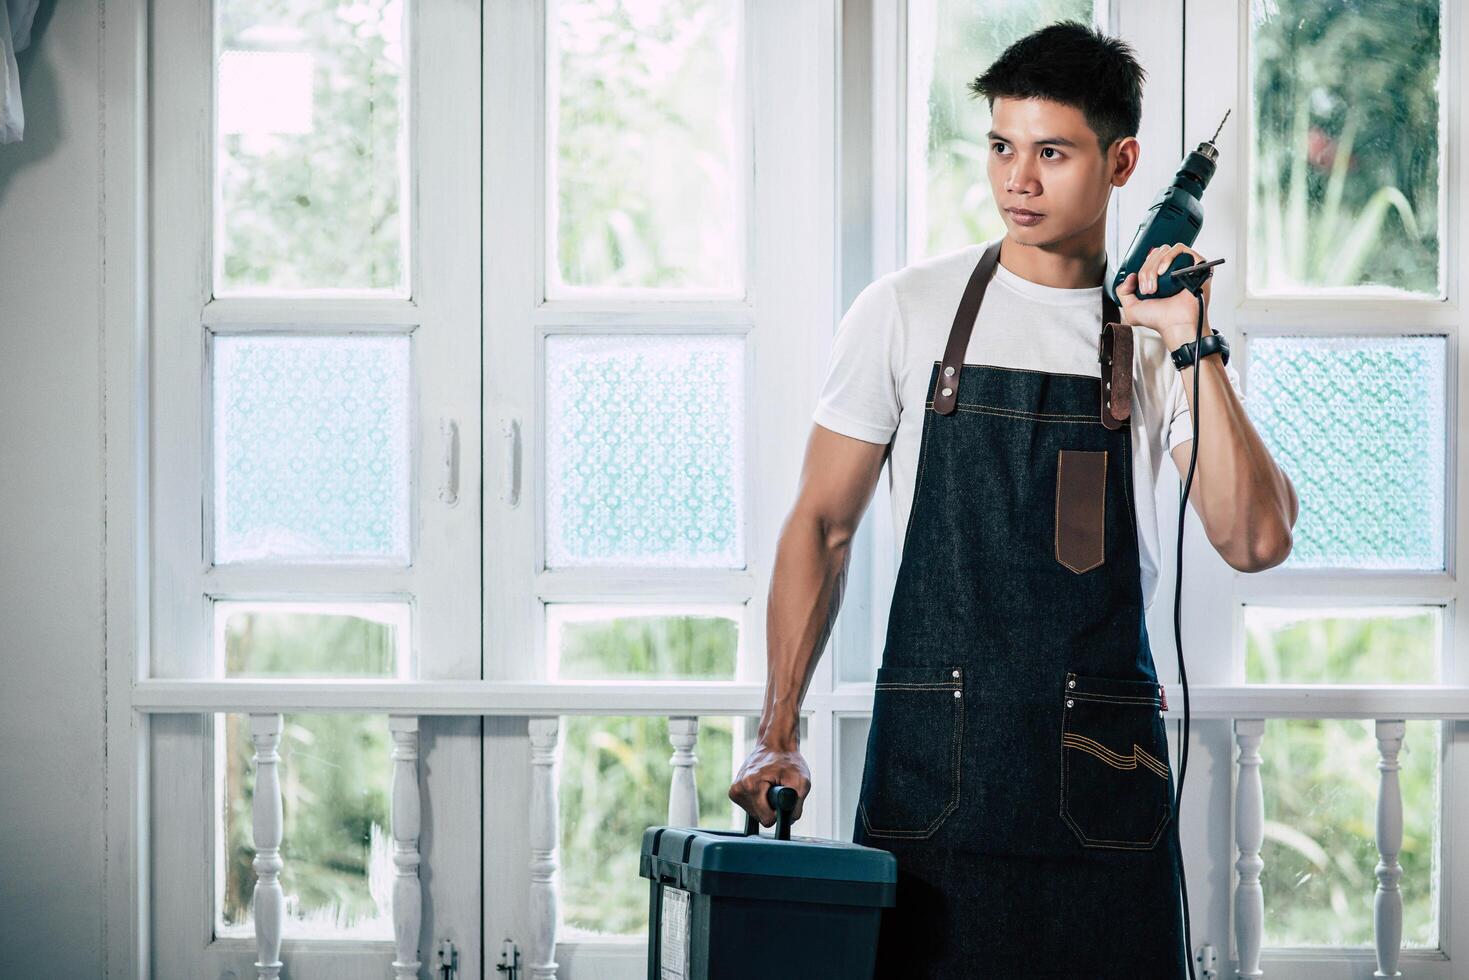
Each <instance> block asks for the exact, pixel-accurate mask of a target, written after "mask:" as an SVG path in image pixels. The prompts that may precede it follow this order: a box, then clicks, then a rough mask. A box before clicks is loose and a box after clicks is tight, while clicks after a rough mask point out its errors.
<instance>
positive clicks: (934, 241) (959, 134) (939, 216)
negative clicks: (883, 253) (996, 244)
mask: <svg viewBox="0 0 1469 980" xmlns="http://www.w3.org/2000/svg"><path fill="white" fill-rule="evenodd" d="M907 8H908V136H907V156H908V195H907V197H908V200H907V204H908V208H907V210H908V261H910V262H914V261H917V260H918V259H921V258H923V257H924V256H927V255H935V254H937V253H939V252H945V251H948V250H950V249H954V248H959V247H961V246H964V245H968V244H971V243H973V242H982V241H988V240H989V239H991V238H998V237H999V236H1001V235H1003V234H1004V233H1005V221H1004V219H1003V218H1001V217H1000V212H999V210H998V209H997V208H996V207H995V203H994V198H993V197H992V196H991V194H990V181H989V174H988V170H987V165H986V160H987V157H988V154H989V153H990V149H989V141H988V140H987V139H986V138H985V134H986V133H987V132H989V128H990V110H989V104H988V103H987V102H986V101H985V100H984V99H977V98H975V97H974V95H973V94H972V93H971V92H970V91H969V90H968V88H967V86H968V84H969V83H970V82H971V81H972V80H973V79H974V77H975V76H976V75H979V74H981V73H983V71H984V70H985V68H987V67H988V66H989V64H990V62H992V61H994V60H995V59H996V58H998V57H999V56H1000V55H1001V54H1002V53H1003V52H1004V50H1005V49H1006V48H1008V47H1009V46H1010V45H1011V44H1013V43H1015V42H1016V41H1018V40H1020V39H1021V38H1022V37H1024V36H1025V35H1027V34H1029V33H1030V32H1031V31H1035V30H1039V29H1040V28H1042V27H1045V26H1046V25H1047V24H1050V23H1052V22H1053V21H1058V20H1077V21H1081V22H1082V23H1083V24H1091V23H1094V22H1095V15H1094V13H1093V10H1094V8H1095V9H1098V10H1101V9H1105V4H1094V3H1093V0H1030V2H1027V3H975V2H974V0H909V3H908V5H907ZM1093 150H1094V151H1095V147H1093Z"/></svg>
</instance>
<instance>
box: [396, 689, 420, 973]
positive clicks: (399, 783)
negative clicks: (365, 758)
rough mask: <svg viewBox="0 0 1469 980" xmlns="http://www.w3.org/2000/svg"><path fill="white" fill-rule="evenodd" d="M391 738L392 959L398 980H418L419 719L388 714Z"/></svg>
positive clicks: (415, 716)
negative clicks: (393, 875) (393, 873)
mask: <svg viewBox="0 0 1469 980" xmlns="http://www.w3.org/2000/svg"><path fill="white" fill-rule="evenodd" d="M388 731H389V732H390V733H392V736H393V814H392V825H393V865H394V867H395V868H396V875H395V877H394V879H393V939H394V943H395V949H394V951H395V952H396V954H397V957H396V958H395V959H394V960H393V977H394V978H395V980H416V978H417V977H418V967H419V965H420V961H419V959H418V936H419V932H420V931H421V930H422V927H423V886H422V884H421V883H420V881H419V877H418V862H419V855H418V837H419V834H420V832H421V826H422V823H423V818H422V814H421V812H420V808H419V799H418V793H419V789H418V716H417V715H389V716H388Z"/></svg>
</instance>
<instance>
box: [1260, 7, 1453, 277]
mask: <svg viewBox="0 0 1469 980" xmlns="http://www.w3.org/2000/svg"><path fill="white" fill-rule="evenodd" d="M1251 8H1252V16H1251V18H1250V25H1251V29H1250V39H1249V44H1250V70H1251V85H1252V88H1253V93H1254V94H1253V98H1254V114H1255V122H1254V141H1253V154H1252V158H1251V166H1252V168H1253V181H1252V183H1253V185H1254V186H1253V194H1252V200H1251V208H1250V240H1249V252H1250V269H1249V280H1250V289H1251V290H1252V291H1253V292H1270V291H1299V290H1302V289H1307V288H1312V287H1317V288H1331V287H1337V288H1341V287H1354V286H1376V287H1390V288H1392V289H1401V290H1408V291H1410V292H1414V293H1423V294H1428V295H1433V296H1437V295H1439V294H1440V293H1441V291H1442V288H1443V283H1442V279H1441V278H1440V274H1439V260H1440V254H1439V253H1440V250H1441V244H1440V236H1441V234H1442V230H1441V225H1440V222H1439V206H1440V201H1439V190H1438V188H1439V181H1440V178H1441V174H1440V171H1441V169H1442V165H1443V154H1442V153H1441V150H1440V144H1439V129H1440V119H1439V116H1440V109H1441V104H1442V96H1441V92H1442V90H1443V80H1442V73H1441V70H1440V57H1441V55H1440V44H1441V40H1442V39H1441V34H1440V8H1439V0H1396V2H1394V3H1328V2H1325V0H1254V2H1253V3H1252V5H1251ZM1379 291H1380V290H1379Z"/></svg>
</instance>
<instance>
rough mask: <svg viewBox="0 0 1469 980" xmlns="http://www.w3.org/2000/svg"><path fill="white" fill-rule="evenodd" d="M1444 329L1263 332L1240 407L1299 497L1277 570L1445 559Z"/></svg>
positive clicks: (1435, 565) (1408, 565)
mask: <svg viewBox="0 0 1469 980" xmlns="http://www.w3.org/2000/svg"><path fill="white" fill-rule="evenodd" d="M1445 355H1446V348H1445V343H1444V338H1443V337H1261V338H1258V339H1254V340H1251V341H1250V362H1249V369H1248V370H1249V375H1250V378H1249V391H1248V393H1247V395H1246V405H1247V408H1248V411H1249V414H1250V419H1251V421H1253V422H1254V424H1255V427H1256V428H1257V429H1258V430H1259V432H1260V435H1261V437H1262V438H1263V439H1264V440H1265V444H1266V446H1267V447H1269V449H1270V452H1271V455H1272V456H1274V458H1275V460H1276V462H1278V463H1279V464H1280V466H1281V468H1282V469H1284V470H1285V471H1286V473H1287V474H1288V475H1289V476H1290V478H1291V482H1292V483H1294V484H1295V488H1296V494H1297V496H1298V497H1299V499H1300V514H1299V516H1298V518H1297V521H1296V526H1295V533H1294V541H1295V545H1294V548H1293V550H1292V551H1291V555H1290V557H1289V558H1288V559H1287V560H1286V562H1285V564H1284V566H1283V567H1295V568H1364V569H1416V570H1435V569H1441V568H1443V567H1444V459H1445V455H1444V454H1445V442H1444V425H1445V420H1444V413H1445V407H1444V404H1445V402H1444V399H1445V393H1444V377H1445V376H1444V371H1445Z"/></svg>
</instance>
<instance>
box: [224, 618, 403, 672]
mask: <svg viewBox="0 0 1469 980" xmlns="http://www.w3.org/2000/svg"><path fill="white" fill-rule="evenodd" d="M408 611H409V607H408V603H406V602H381V603H365V602H343V603H322V602H237V601H225V600H220V601H217V602H215V603H214V649H215V654H216V663H218V664H221V665H222V668H220V669H218V670H217V671H216V674H217V676H224V677H351V676H362V677H400V678H406V677H407V676H408V672H407V670H406V667H407V660H408V657H407V650H408V642H409V631H408Z"/></svg>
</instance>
